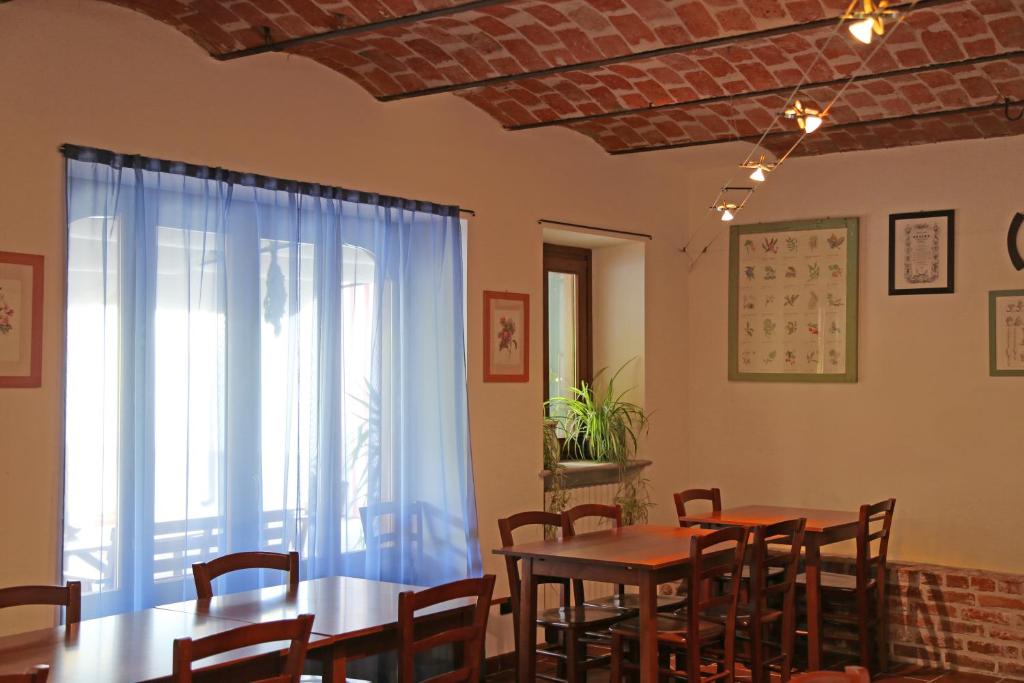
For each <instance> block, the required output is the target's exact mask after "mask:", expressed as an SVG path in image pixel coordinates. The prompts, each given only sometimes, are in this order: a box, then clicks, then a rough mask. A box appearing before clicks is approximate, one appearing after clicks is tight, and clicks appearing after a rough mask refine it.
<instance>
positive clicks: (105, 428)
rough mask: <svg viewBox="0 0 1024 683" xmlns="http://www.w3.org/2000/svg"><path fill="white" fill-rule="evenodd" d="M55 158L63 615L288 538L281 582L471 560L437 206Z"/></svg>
mask: <svg viewBox="0 0 1024 683" xmlns="http://www.w3.org/2000/svg"><path fill="white" fill-rule="evenodd" d="M65 155H66V156H67V157H68V160H67V186H68V199H67V202H68V206H67V218H68V310H67V315H68V317H67V399H66V416H67V430H66V432H67V433H66V456H65V459H66V465H65V477H66V482H65V484H66V485H65V530H64V573H65V576H66V578H67V579H68V580H80V581H82V582H83V589H84V591H83V592H84V596H83V610H84V613H85V616H86V617H91V616H99V615H103V614H110V613H114V612H120V611H128V610H134V609H140V608H144V607H150V606H153V605H156V604H161V603H166V602H171V601H176V600H181V599H186V598H190V597H192V596H193V585H192V578H191V575H190V571H191V564H192V563H193V562H196V561H200V560H205V559H209V558H211V557H215V556H218V555H221V554H224V553H229V552H237V551H244V550H255V549H263V550H272V551H287V550H293V549H294V550H298V551H299V553H300V556H301V559H302V565H301V571H302V575H303V578H316V577H320V576H328V575H349V576H362V577H366V578H373V579H382V580H387V581H397V582H401V583H407V584H412V585H434V584H437V583H441V582H444V581H449V580H454V579H457V578H463V577H466V576H470V575H477V574H479V572H480V551H479V545H478V542H477V527H476V505H475V499H474V487H473V475H472V466H471V460H470V454H469V439H468V422H467V420H468V418H467V404H466V369H465V329H464V327H465V320H464V297H465V293H464V290H463V286H464V283H463V238H464V235H463V230H464V227H463V225H462V224H461V223H460V221H459V217H458V210H457V208H455V207H445V206H437V205H433V204H427V203H422V202H412V201H408V200H402V199H397V198H392V197H383V196H377V195H371V194H366V193H359V192H354V191H347V190H343V189H339V188H325V187H320V186H316V185H305V184H300V183H292V182H288V181H275V180H273V179H268V178H263V177H259V176H249V175H242V174H237V173H232V172H227V171H223V170H220V169H209V168H200V167H194V166H187V165H185V164H177V163H171V162H162V161H159V160H153V159H146V158H142V157H133V156H120V155H116V154H112V153H109V152H103V151H100V150H91V149H84V148H78V147H70V146H69V147H66V148H65ZM282 580H283V579H282V577H281V576H280V575H278V574H275V573H273V572H268V573H265V574H264V573H260V572H241V573H238V574H235V575H229V576H227V577H223V578H221V579H218V582H219V585H217V586H216V587H215V589H216V590H218V591H220V592H232V591H237V590H244V589H247V588H251V587H256V586H261V585H265V584H269V583H278V582H280V581H282Z"/></svg>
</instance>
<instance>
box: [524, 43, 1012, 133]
mask: <svg viewBox="0 0 1024 683" xmlns="http://www.w3.org/2000/svg"><path fill="white" fill-rule="evenodd" d="M1019 57H1024V50H1015V51H1012V52H1004V53H1002V54H997V55H989V56H986V57H971V58H969V59H961V60H958V61H954V62H938V63H936V64H924V65H922V66H913V67H907V68H904V69H893V70H891V71H878V72H875V73H870V74H863V75H861V76H853V77H852V78H851V77H850V76H844V77H843V78H834V79H832V80H828V81H817V82H815V83H805V84H803V85H801V86H800V91H801V92H806V91H808V90H811V89H813V88H827V87H830V86H837V85H842V84H844V83H846V82H847V81H851V82H853V83H861V82H863V81H873V80H880V79H885V78H895V77H897V76H910V75H913V74H919V73H926V72H928V71H941V70H943V69H953V68H956V67H963V66H972V65H974V64H986V63H988V62H997V61H1001V60H1004V59H1017V58H1019ZM795 87H796V85H786V86H782V87H780V88H770V89H768V90H752V91H748V92H740V93H735V94H733V95H716V96H715V97H706V98H704V99H700V100H687V101H685V102H670V103H668V104H657V105H651V106H647V107H633V108H631V109H616V110H614V111H606V112H602V113H600V114H588V115H585V116H569V117H566V118H564V119H550V120H548V121H538V122H536V123H523V124H519V125H517V126H505V130H530V129H533V128H546V127H549V126H567V125H571V124H574V123H586V122H587V121H599V120H601V119H612V118H617V117H620V116H629V115H631V114H646V113H649V112H655V111H666V110H671V109H684V108H689V107H705V106H707V105H710V104H720V103H722V102H729V103H733V102H736V101H742V100H746V99H751V98H755V97H767V96H772V95H789V94H790V93H792V92H793V89H794V88H795Z"/></svg>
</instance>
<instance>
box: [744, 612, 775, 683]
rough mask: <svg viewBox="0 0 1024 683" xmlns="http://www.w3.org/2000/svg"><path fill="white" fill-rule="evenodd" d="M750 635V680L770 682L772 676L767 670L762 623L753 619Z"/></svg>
mask: <svg viewBox="0 0 1024 683" xmlns="http://www.w3.org/2000/svg"><path fill="white" fill-rule="evenodd" d="M748 635H749V636H750V680H751V682H752V683H768V681H769V679H770V677H769V676H768V675H767V674H768V672H767V671H766V670H765V669H766V667H765V663H764V640H763V634H762V627H761V624H760V623H759V622H757V621H753V620H752V621H751V622H750V630H749V633H748Z"/></svg>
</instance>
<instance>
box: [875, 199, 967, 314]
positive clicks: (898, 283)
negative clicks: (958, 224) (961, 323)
mask: <svg viewBox="0 0 1024 683" xmlns="http://www.w3.org/2000/svg"><path fill="white" fill-rule="evenodd" d="M953 233H954V227H953V210H952V209H949V210H946V211H920V212H917V213H893V214H889V294H890V295H896V294H951V293H952V292H953V266H954V252H953Z"/></svg>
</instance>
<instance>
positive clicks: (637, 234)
mask: <svg viewBox="0 0 1024 683" xmlns="http://www.w3.org/2000/svg"><path fill="white" fill-rule="evenodd" d="M544 223H547V224H549V225H564V226H566V227H568V228H583V229H585V230H597V231H598V232H610V233H612V234H615V235H629V236H630V237H643V238H644V239H648V240H653V239H654V237H653V236H652V235H648V234H647V233H646V232H632V231H630V230H616V229H615V228H599V227H598V226H596V225H584V224H583V223H567V222H566V221H553V220H548V219H547V218H541V219H539V220H538V221H537V225H543V224H544Z"/></svg>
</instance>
